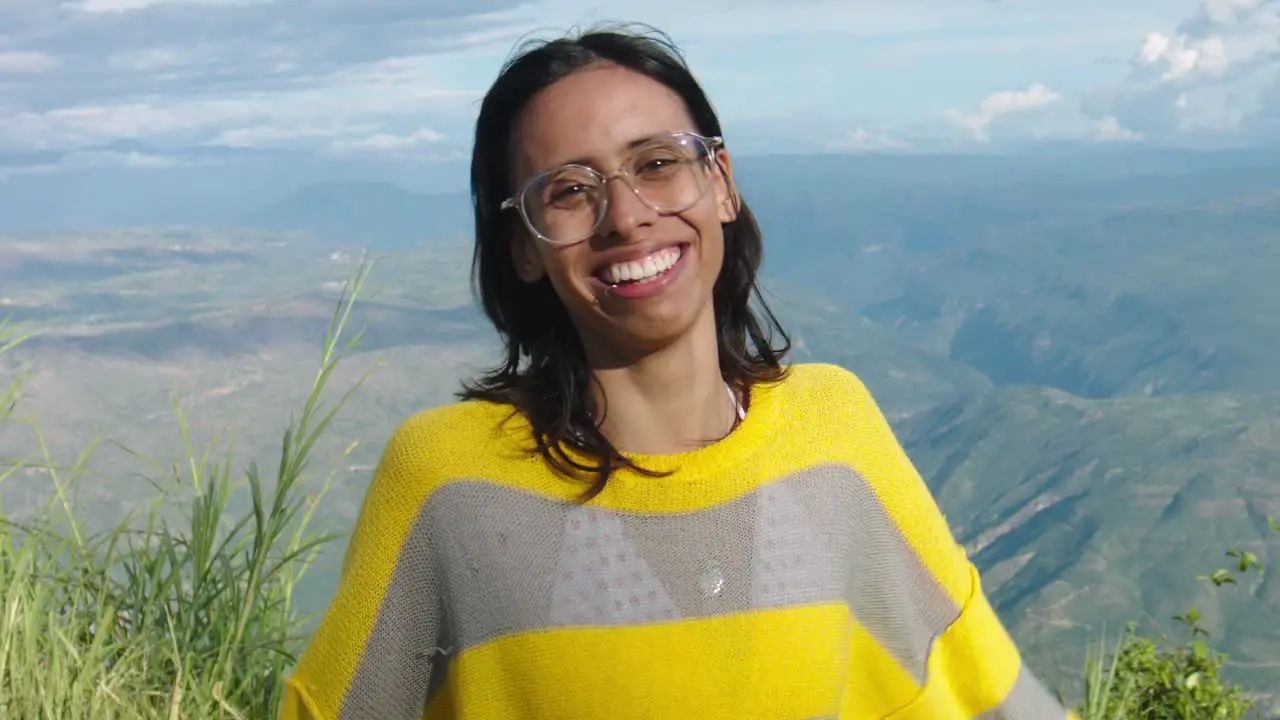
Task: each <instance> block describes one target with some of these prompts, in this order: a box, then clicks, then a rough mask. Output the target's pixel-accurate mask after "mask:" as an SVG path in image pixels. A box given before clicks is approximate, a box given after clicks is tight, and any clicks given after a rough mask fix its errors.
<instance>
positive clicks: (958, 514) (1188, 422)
mask: <svg viewBox="0 0 1280 720" xmlns="http://www.w3.org/2000/svg"><path fill="white" fill-rule="evenodd" d="M896 429H897V431H898V433H899V435H900V437H901V439H902V441H903V443H904V445H905V446H906V449H907V452H908V453H909V454H910V455H911V457H912V459H913V460H914V462H915V463H916V465H917V467H918V468H919V470H920V472H921V474H922V475H923V476H924V477H925V479H926V481H927V482H928V483H929V485H930V486H931V487H932V488H933V490H934V492H935V493H936V495H937V497H938V500H939V503H940V504H941V505H942V507H943V508H944V509H945V511H946V513H947V518H948V520H949V521H950V523H951V525H952V527H953V528H954V529H955V532H956V534H957V537H958V539H959V540H960V542H962V543H963V544H964V545H965V546H966V547H967V548H968V550H969V551H970V552H971V553H972V557H973V558H974V561H975V563H976V564H977V565H978V566H979V568H980V569H981V570H982V571H983V578H984V582H985V584H986V586H987V588H988V590H989V591H990V594H991V597H992V602H993V603H994V604H995V607H996V609H997V611H998V612H999V613H1000V615H1001V617H1003V618H1004V619H1005V621H1006V622H1007V623H1008V624H1009V625H1010V627H1011V629H1012V631H1013V632H1014V634H1015V635H1017V637H1018V638H1019V639H1020V642H1021V644H1022V645H1023V646H1024V649H1025V650H1026V652H1027V653H1028V654H1029V656H1031V657H1032V659H1033V664H1034V665H1035V666H1036V667H1037V668H1042V669H1043V672H1045V673H1046V674H1049V675H1051V676H1052V677H1053V678H1054V679H1055V680H1057V681H1061V682H1066V681H1067V680H1068V679H1070V678H1073V677H1078V674H1079V668H1080V667H1081V662H1082V658H1083V649H1084V648H1085V646H1086V644H1087V643H1088V642H1096V641H1097V640H1098V638H1099V636H1100V633H1101V632H1102V631H1103V630H1104V629H1105V630H1108V631H1109V632H1111V633H1112V634H1114V633H1116V632H1118V631H1120V630H1122V629H1123V628H1124V625H1125V623H1126V622H1128V621H1130V620H1138V621H1141V622H1143V623H1145V624H1148V625H1150V626H1154V627H1157V628H1163V629H1165V630H1167V631H1169V632H1171V633H1173V632H1174V631H1175V630H1176V629H1177V628H1176V625H1175V623H1173V621H1172V618H1173V616H1174V615H1176V614H1179V613H1182V612H1185V611H1186V610H1187V608H1188V606H1190V605H1191V604H1193V603H1194V604H1195V605H1197V606H1198V607H1199V609H1200V610H1201V612H1202V613H1203V614H1204V616H1205V617H1206V619H1207V623H1208V625H1209V627H1210V629H1211V630H1212V631H1213V632H1214V633H1215V637H1216V638H1217V642H1218V643H1219V644H1220V645H1221V646H1223V647H1224V649H1226V650H1227V651H1229V652H1230V653H1231V655H1232V658H1233V660H1234V661H1235V665H1234V671H1235V672H1236V673H1237V674H1238V675H1239V676H1241V677H1245V678H1248V679H1249V680H1250V685H1251V686H1253V687H1258V688H1273V687H1275V680H1276V678H1277V677H1280V576H1278V575H1277V574H1276V573H1275V571H1274V569H1272V570H1269V571H1268V572H1267V574H1266V575H1265V576H1263V578H1264V579H1262V580H1261V581H1259V580H1257V579H1251V580H1249V581H1247V582H1246V583H1245V584H1243V585H1242V586H1240V587H1234V588H1228V589H1227V590H1225V591H1224V592H1222V593H1220V594H1218V595H1216V596H1215V595H1212V594H1210V593H1209V592H1207V591H1206V590H1205V589H1204V588H1203V586H1202V584H1201V583H1197V581H1196V580H1195V577H1196V576H1197V575H1201V574H1205V573H1208V572H1211V571H1212V570H1214V569H1216V568H1218V567H1222V566H1224V564H1225V563H1226V561H1227V560H1229V558H1226V557H1225V556H1224V552H1225V551H1226V550H1227V549H1230V548H1242V549H1246V550H1251V551H1253V552H1255V553H1257V555H1258V558H1259V559H1260V560H1261V562H1262V563H1263V564H1264V565H1265V566H1267V567H1268V568H1275V567H1277V566H1278V564H1280V542H1278V539H1277V538H1276V537H1275V535H1274V533H1271V532H1269V530H1268V529H1267V525H1266V517H1267V515H1273V516H1276V517H1280V394H1270V395H1259V394H1247V395H1220V394H1205V395H1194V396H1182V397H1151V398H1147V397H1133V398H1118V399H1110V400H1086V399H1083V398H1079V397H1076V396H1072V395H1070V394H1067V393H1064V392H1061V391H1058V390H1052V389H1046V388H1036V387H1005V388H997V389H995V390H993V391H991V392H989V393H986V394H984V395H981V396H970V397H968V398H962V399H958V400H956V401H955V402H951V403H945V404H942V405H940V406H937V407H935V408H934V409H931V410H929V411H927V412H924V413H920V414H918V415H916V416H914V417H911V418H909V419H906V420H904V421H902V422H901V423H899V424H898V426H897V428H896Z"/></svg>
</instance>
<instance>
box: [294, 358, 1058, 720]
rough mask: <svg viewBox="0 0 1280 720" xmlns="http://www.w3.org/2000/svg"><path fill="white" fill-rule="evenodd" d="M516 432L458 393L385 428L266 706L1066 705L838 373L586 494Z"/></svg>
mask: <svg viewBox="0 0 1280 720" xmlns="http://www.w3.org/2000/svg"><path fill="white" fill-rule="evenodd" d="M531 442H532V436H531V435H530V432H529V426H528V425H527V424H526V423H525V421H524V420H523V419H520V418H519V417H516V418H512V416H511V408H510V407H504V406H497V405H493V404H488V403H481V402H464V403H459V404H454V405H450V406H446V407H442V408H437V409H433V410H429V411H426V412H423V413H421V414H418V415H417V416H415V417H413V418H411V419H409V420H408V421H407V422H405V423H404V424H403V425H402V426H401V427H400V428H399V429H398V430H397V431H396V432H395V434H394V436H393V437H392V439H391V441H390V443H389V444H388V445H387V448H386V451H385V453H384V455H383V457H382V460H381V462H380V463H379V465H378V468H377V470H376V472H375V474H374V478H373V482H372V486H371V487H370V489H369V493H368V496H367V497H366V499H365V504H364V507H363V509H362V511H361V513H360V517H359V520H358V521H357V523H356V527H355V531H354V534H353V536H352V539H351V542H350V546H349V548H348V550H347V556H346V560H345V563H344V567H343V572H342V577H341V582H340V585H339V588H338V591H337V595H336V597H335V598H334V600H333V602H332V605H331V606H330V608H329V610H328V612H327V613H326V615H325V617H324V618H323V620H322V621H321V623H320V625H319V627H318V628H317V631H316V633H315V635H314V638H313V639H312V641H311V645H310V647H309V648H308V649H307V651H306V652H305V654H304V655H303V657H302V658H301V660H300V662H299V664H298V667H297V669H296V671H295V673H294V675H293V676H292V677H291V678H290V679H289V680H288V682H287V685H286V694H285V700H284V706H283V716H282V717H283V718H284V720H303V719H315V720H338V719H341V720H357V719H360V720H364V719H368V720H408V719H409V718H423V717H425V718H447V719H454V718H475V719H477V720H517V719H518V720H540V719H547V720H550V719H553V718H554V719H556V720H577V719H579V718H581V719H583V720H586V719H588V718H590V719H596V718H608V719H609V720H629V719H631V718H636V719H639V718H658V719H662V720H678V719H680V718H690V719H692V718H698V719H700V720H702V719H718V718H724V719H726V720H728V719H729V718H732V719H733V720H744V719H747V718H762V719H763V718H769V719H771V720H772V719H776V720H800V719H802V718H804V719H812V718H842V719H847V720H853V719H855V718H857V719H862V718H865V719H868V720H871V719H879V718H890V717H892V718H894V719H895V720H962V719H963V720H969V719H970V718H984V719H988V720H1014V719H1017V720H1050V719H1061V718H1066V717H1067V712H1066V711H1065V710H1064V709H1063V708H1062V706H1061V705H1059V703H1058V702H1057V701H1056V700H1055V699H1054V698H1053V696H1052V695H1051V694H1050V693H1049V692H1048V691H1047V690H1046V688H1045V687H1044V686H1043V685H1042V684H1041V683H1040V682H1039V681H1038V680H1037V679H1036V678H1035V677H1034V676H1033V674H1032V673H1031V671H1030V670H1029V669H1028V668H1027V667H1026V666H1024V665H1023V664H1022V663H1021V661H1020V658H1019V655H1018V651H1017V649H1016V648H1015V646H1014V644H1013V642H1012V641H1011V640H1010V637H1009V635H1008V634H1007V633H1006V631H1005V629H1004V628H1003V627H1002V625H1001V624H1000V621H999V620H998V619H997V617H996V614H995V613H994V612H993V611H992V608H991V606H990V605H989V604H988V602H987V599H986V597H985V596H984V594H983V592H982V590H981V588H980V586H979V582H978V580H979V578H978V573H977V571H976V570H975V568H974V566H973V565H972V564H971V563H970V562H969V560H968V559H967V557H966V556H965V553H964V551H963V549H962V548H960V547H959V546H958V545H957V543H956V542H955V540H953V538H952V535H951V533H950V531H949V530H948V527H947V524H946V521H945V520H944V519H943V516H942V514H941V513H940V512H939V510H938V507H937V505H936V504H935V502H934V500H933V498H932V496H931V495H930V493H929V490H928V488H927V487H926V486H925V484H924V483H923V482H922V481H921V478H920V476H919V475H918V474H917V472H916V470H915V469H914V468H913V467H912V465H911V462H910V461H909V460H908V458H907V456H906V454H905V453H904V452H903V451H902V449H901V447H900V446H899V444H898V442H897V441H896V440H895V438H894V435H893V433H892V431H891V430H890V427H889V425H888V423H887V422H886V421H885V418H884V416H883V415H882V413H881V412H880V410H879V409H878V408H877V406H876V404H875V402H874V401H873V400H872V398H871V396H870V394H869V393H868V392H867V390H866V388H865V387H864V386H863V384H862V383H861V382H860V381H859V380H858V379H857V378H856V377H855V376H853V375H852V374H851V373H849V372H848V371H846V370H843V369H841V368H837V367H834V366H827V365H796V366H793V367H792V368H791V372H790V374H789V375H788V377H787V379H786V380H784V381H782V382H780V383H776V384H773V385H767V386H759V387H756V388H754V389H753V391H752V401H751V407H750V411H749V412H748V413H747V416H746V419H745V420H744V421H743V423H742V424H741V425H740V426H739V427H738V428H737V429H736V430H735V431H734V432H733V433H732V434H730V435H729V436H728V437H727V438H725V439H724V440H721V441H719V442H717V443H714V444H712V445H709V446H707V447H704V448H701V449H698V450H694V451H691V452H688V453H683V454H679V455H668V456H634V458H633V459H635V460H637V461H638V462H639V463H640V464H641V465H642V466H644V467H647V468H650V469H655V470H669V471H674V472H673V474H671V475H669V476H666V477H658V478H653V477H646V476H642V475H639V474H637V473H634V472H631V471H622V472H619V473H617V474H615V475H614V476H613V477H612V478H611V480H610V481H609V483H608V485H607V486H606V488H605V490H604V491H603V493H602V494H601V495H599V496H598V497H597V498H596V499H594V500H592V501H591V502H589V503H586V504H583V503H582V502H581V501H580V500H579V499H578V498H579V497H580V495H581V493H582V492H583V490H584V484H583V482H582V481H581V480H571V479H566V478H563V477H562V476H559V475H557V474H555V473H554V472H553V471H552V470H551V469H550V468H549V467H548V466H547V465H546V463H545V462H544V461H543V460H542V459H541V458H539V457H538V456H536V455H532V454H530V452H529V448H530V447H531Z"/></svg>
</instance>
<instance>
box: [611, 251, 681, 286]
mask: <svg viewBox="0 0 1280 720" xmlns="http://www.w3.org/2000/svg"><path fill="white" fill-rule="evenodd" d="M679 259H680V248H678V247H669V248H663V249H662V250H658V251H657V252H654V253H651V254H649V255H646V256H644V257H642V258H640V259H638V260H629V261H627V262H620V263H614V264H613V265H610V266H609V267H607V268H605V269H604V270H602V271H600V279H601V280H604V281H605V282H606V283H608V284H610V285H619V284H622V283H628V282H642V281H644V280H649V279H651V278H653V277H655V276H657V275H661V274H662V273H664V272H666V271H667V270H670V269H671V266H672V265H675V264H676V261H677V260H679Z"/></svg>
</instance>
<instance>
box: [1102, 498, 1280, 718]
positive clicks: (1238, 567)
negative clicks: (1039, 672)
mask: <svg viewBox="0 0 1280 720" xmlns="http://www.w3.org/2000/svg"><path fill="white" fill-rule="evenodd" d="M1267 522H1268V524H1269V525H1270V528H1271V530H1273V531H1275V532H1280V523H1277V522H1276V521H1275V520H1274V519H1272V518H1267ZM1227 556H1228V557H1231V558H1233V559H1234V561H1235V562H1234V566H1233V567H1227V568H1219V569H1217V570H1215V571H1213V572H1212V573H1209V574H1207V575H1201V576H1200V577H1198V578H1197V580H1200V581H1202V582H1206V583H1208V584H1209V585H1210V586H1211V587H1212V588H1214V589H1215V590H1219V589H1221V588H1223V587H1225V586H1227V585H1237V584H1239V582H1238V579H1239V578H1240V577H1242V576H1244V575H1246V574H1248V573H1250V572H1258V573H1261V572H1263V570H1264V568H1263V567H1262V563H1261V562H1259V560H1258V557H1257V556H1256V555H1255V554H1254V553H1251V552H1249V551H1247V550H1229V551H1227ZM1174 620H1175V621H1177V622H1178V623H1180V624H1181V625H1182V626H1183V627H1185V628H1186V632H1187V635H1188V637H1187V639H1186V640H1185V641H1184V642H1182V643H1180V644H1179V643H1171V642H1169V641H1168V639H1167V638H1163V637H1151V636H1147V635H1141V634H1139V633H1138V632H1137V628H1136V626H1135V625H1134V624H1132V623H1131V624H1130V625H1129V627H1128V629H1127V630H1126V632H1125V633H1124V634H1123V635H1122V636H1121V637H1120V639H1119V640H1118V641H1117V643H1116V645H1115V648H1114V650H1112V652H1111V653H1110V656H1109V657H1108V655H1107V653H1106V650H1105V641H1104V643H1103V644H1102V645H1099V646H1098V648H1097V649H1096V651H1095V650H1094V649H1090V651H1089V653H1088V659H1087V661H1086V673H1085V702H1084V707H1082V708H1081V709H1080V713H1081V720H1119V719H1120V718H1124V719H1126V720H1202V719H1203V720H1240V719H1241V718H1245V717H1248V716H1249V715H1250V714H1251V713H1254V712H1256V710H1257V707H1256V705H1255V703H1254V702H1253V700H1252V699H1250V697H1249V695H1248V694H1247V693H1246V692H1245V690H1244V688H1242V687H1241V686H1240V685H1238V684H1236V683H1233V682H1231V681H1229V680H1227V679H1225V678H1224V677H1223V669H1224V668H1225V666H1226V663H1227V659H1228V658H1227V656H1226V655H1225V654H1224V653H1220V652H1218V651H1216V650H1214V649H1213V648H1211V647H1210V646H1209V644H1208V638H1209V636H1210V632H1209V630H1208V629H1207V628H1205V626H1204V625H1203V623H1202V622H1201V620H1202V618H1201V615H1200V611H1199V610H1198V609H1196V608H1195V607H1192V608H1190V609H1188V610H1187V612H1185V613H1183V614H1181V615H1177V616H1175V617H1174Z"/></svg>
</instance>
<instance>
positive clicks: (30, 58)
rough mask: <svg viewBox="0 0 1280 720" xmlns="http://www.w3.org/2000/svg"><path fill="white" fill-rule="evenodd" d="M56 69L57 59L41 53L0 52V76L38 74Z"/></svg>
mask: <svg viewBox="0 0 1280 720" xmlns="http://www.w3.org/2000/svg"><path fill="white" fill-rule="evenodd" d="M57 67H58V58H56V57H54V56H53V55H50V54H48V53H42V52H22V51H17V52H0V75H6V74H14V75H17V74H39V73H45V72H48V71H50V70H53V69H55V68H57Z"/></svg>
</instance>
